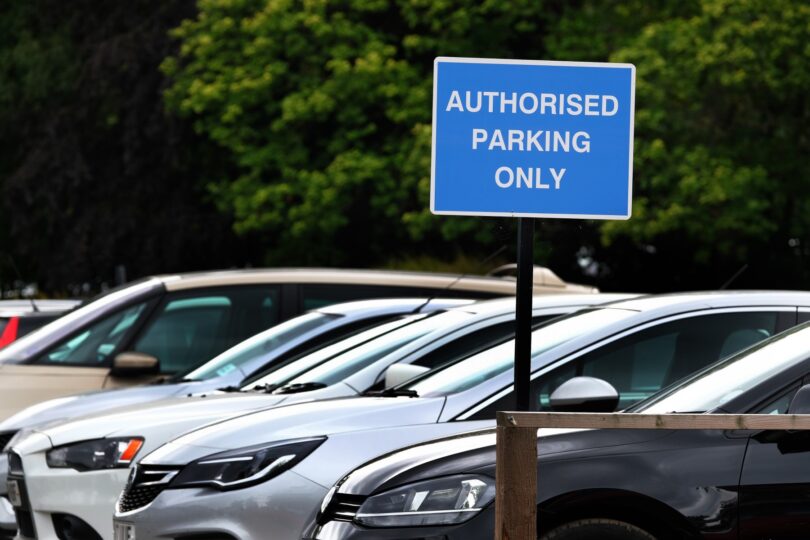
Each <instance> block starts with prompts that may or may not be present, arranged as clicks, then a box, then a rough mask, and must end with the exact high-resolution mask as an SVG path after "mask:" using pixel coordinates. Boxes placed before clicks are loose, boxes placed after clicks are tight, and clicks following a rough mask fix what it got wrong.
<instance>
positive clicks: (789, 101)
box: [603, 0, 810, 287]
mask: <svg viewBox="0 0 810 540" xmlns="http://www.w3.org/2000/svg"><path fill="white" fill-rule="evenodd" d="M809 28H810V5H807V4H806V3H801V2H799V3H796V2H791V1H789V0H773V1H770V0H768V1H765V0H701V2H700V3H699V9H698V10H697V11H696V12H695V13H693V14H691V15H686V16H678V17H673V18H671V19H667V20H663V21H659V22H655V23H652V24H650V25H648V26H647V27H645V28H644V30H643V31H642V32H640V34H639V35H638V36H637V37H635V38H634V39H633V40H632V42H630V43H628V44H627V45H626V46H625V47H623V48H621V49H620V50H618V51H616V52H615V53H614V54H613V55H612V56H611V59H612V60H616V61H625V62H632V63H634V64H636V66H637V69H638V83H637V101H636V103H637V106H636V108H637V112H636V152H635V170H634V177H635V196H634V205H633V219H631V220H630V221H627V222H623V223H610V224H607V225H606V226H605V227H604V228H603V240H604V242H605V244H607V245H611V244H613V243H621V242H626V241H628V240H629V241H631V242H634V243H636V244H639V245H644V246H648V248H649V249H650V250H651V251H652V252H653V253H654V254H655V256H654V257H652V258H651V259H650V261H649V262H650V263H652V264H651V265H650V267H649V270H651V271H653V273H655V271H656V270H657V269H667V268H669V269H672V268H673V265H674V268H675V269H676V271H677V272H678V273H679V274H680V276H679V277H680V279H681V282H682V283H683V284H684V285H685V286H689V285H693V286H694V285H695V284H698V285H701V286H703V287H706V286H719V285H720V284H721V283H723V281H725V280H726V279H727V278H728V277H729V276H731V275H732V274H733V273H734V272H735V270H737V269H738V268H740V267H742V265H744V264H749V265H750V266H751V268H750V269H749V271H748V273H747V275H745V276H744V277H743V281H742V283H748V284H751V285H757V286H766V287H774V286H780V287H783V286H801V285H802V284H803V283H806V282H807V279H808V277H810V274H808V271H807V270H806V266H807V265H806V264H805V262H806V260H807V252H806V249H807V248H805V247H804V246H805V244H806V243H807V241H808V240H810V219H809V218H808V212H807V210H808V207H807V205H808V201H810V184H808V179H810V162H808V159H807V156H808V155H810V143H809V142H808V141H809V140H810V139H808V136H807V127H806V126H807V123H808V119H809V115H810V106H808V105H810V99H809V98H808V93H807V89H808V88H810V69H808V63H807V61H808V49H807V43H808V38H810V33H808V29H809ZM670 272H671V270H670ZM777 274H778V275H779V277H778V281H775V280H774V278H775V276H776V275H777ZM746 280H747V281H746Z"/></svg>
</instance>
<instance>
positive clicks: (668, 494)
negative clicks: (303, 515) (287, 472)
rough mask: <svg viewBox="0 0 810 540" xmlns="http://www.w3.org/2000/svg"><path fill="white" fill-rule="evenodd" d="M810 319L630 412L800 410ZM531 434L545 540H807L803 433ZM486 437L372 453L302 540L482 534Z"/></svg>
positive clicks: (489, 471)
mask: <svg viewBox="0 0 810 540" xmlns="http://www.w3.org/2000/svg"><path fill="white" fill-rule="evenodd" d="M808 402H810V325H801V326H798V327H796V328H794V329H792V330H789V331H787V332H784V333H782V334H780V335H777V336H775V337H773V338H770V339H768V340H766V341H763V342H762V343H760V344H758V345H755V346H753V347H751V348H749V349H747V350H745V351H743V352H742V353H739V354H738V355H735V356H732V357H730V358H727V359H724V360H721V361H720V362H718V363H716V364H713V365H712V366H710V367H708V368H706V369H704V370H703V371H701V372H699V373H698V374H696V375H694V376H691V377H689V378H687V379H685V380H684V381H682V382H680V383H676V384H675V385H673V386H672V387H670V388H668V389H665V390H663V391H661V392H660V393H658V394H656V395H654V396H652V397H651V398H649V399H648V400H646V401H644V402H642V403H640V404H638V405H637V406H635V407H633V408H632V409H629V410H628V411H632V412H639V413H650V414H656V413H657V414H661V413H678V412H681V413H687V412H689V413H696V412H697V413H702V412H706V413H734V414H741V413H758V414H763V413H764V414H785V413H788V412H789V413H810V407H808ZM540 435H541V436H540V437H539V438H538V497H537V505H538V520H539V521H538V531H539V536H540V538H541V539H543V540H568V539H578V540H649V539H651V538H657V539H665V540H669V539H673V540H674V539H685V538H705V539H717V540H726V539H732V538H733V539H739V540H749V539H751V540H753V539H773V540H777V539H799V538H808V537H810V432H804V431H797V432H787V431H753V430H736V431H721V430H687V431H677V430H667V431H659V430H627V431H625V430H563V431H559V430H549V431H547V432H545V433H544V432H541V434H540ZM494 478H495V435H494V432H493V431H487V432H476V433H473V434H469V435H466V436H459V437H454V438H449V439H444V440H440V441H435V442H432V443H428V444H424V445H420V446H415V447H412V448H409V449H404V450H401V451H399V452H396V453H394V454H391V455H388V456H383V457H381V458H379V459H378V460H376V461H373V462H370V463H368V464H366V465H364V466H363V467H361V468H358V469H356V470H355V471H354V472H352V473H350V474H349V475H347V476H346V477H345V478H344V479H343V480H342V481H341V482H340V483H339V484H338V485H337V486H336V487H335V489H334V490H333V491H332V492H330V495H328V496H327V500H325V501H324V506H323V507H322V511H321V513H320V515H319V517H318V523H317V524H313V526H312V528H311V531H310V532H309V533H308V534H307V535H306V537H307V538H311V539H319V540H327V539H328V540H349V539H352V540H355V539H358V540H359V539H375V540H381V539H394V538H396V539H400V540H405V539H413V540H416V539H419V540H428V539H430V540H462V539H463V540H475V539H490V538H492V537H493V531H494V522H495V508H494V504H493V503H494V496H495V495H494V493H495V488H494V485H495V480H494Z"/></svg>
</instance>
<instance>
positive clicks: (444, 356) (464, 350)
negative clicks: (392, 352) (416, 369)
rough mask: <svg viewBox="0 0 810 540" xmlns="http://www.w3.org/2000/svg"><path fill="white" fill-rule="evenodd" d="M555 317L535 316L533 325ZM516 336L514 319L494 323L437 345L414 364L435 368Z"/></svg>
mask: <svg viewBox="0 0 810 540" xmlns="http://www.w3.org/2000/svg"><path fill="white" fill-rule="evenodd" d="M553 317H554V316H553V315H542V316H537V317H534V318H533V319H532V325H533V326H534V325H538V324H542V323H544V322H546V321H548V320H550V319H552V318H553ZM514 336H515V321H514V320H510V321H505V322H502V323H498V324H493V325H491V326H487V327H486V328H481V329H479V330H476V331H474V332H470V333H469V334H467V335H464V336H461V337H459V338H458V339H454V340H452V341H450V342H448V343H445V344H444V345H442V346H440V347H437V348H436V349H434V350H432V351H430V352H429V353H427V354H425V355H423V356H422V357H420V358H419V359H418V360H416V361H415V362H413V364H414V365H416V366H422V367H427V368H430V369H434V368H436V367H439V366H441V365H443V364H448V363H452V362H455V361H457V360H460V359H462V358H464V357H466V356H470V355H471V354H475V353H477V352H479V351H481V350H483V349H486V348H489V347H492V346H495V345H497V344H498V343H500V342H501V341H503V340H505V339H512V338H514Z"/></svg>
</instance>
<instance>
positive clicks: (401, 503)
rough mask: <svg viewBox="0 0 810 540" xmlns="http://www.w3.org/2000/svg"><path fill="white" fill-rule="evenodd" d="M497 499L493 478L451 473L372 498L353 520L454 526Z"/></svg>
mask: <svg viewBox="0 0 810 540" xmlns="http://www.w3.org/2000/svg"><path fill="white" fill-rule="evenodd" d="M494 499H495V480H493V479H492V478H489V477H487V476H480V475H461V476H448V477H445V478H436V479H432V480H426V481H424V482H417V483H415V484H409V485H406V486H403V487H399V488H396V489H392V490H390V491H386V492H384V493H380V494H379V495H374V496H373V497H369V498H368V499H366V502H364V503H363V505H362V506H361V507H360V509H359V510H358V511H357V515H356V516H355V518H354V519H355V521H356V522H357V523H359V524H360V525H365V526H367V527H419V526H430V525H454V524H457V523H464V522H465V521H467V520H469V519H472V517H473V516H475V515H476V514H477V513H478V512H480V511H481V509H482V508H484V507H486V506H487V505H488V504H489V503H491V502H492V501H493V500H494Z"/></svg>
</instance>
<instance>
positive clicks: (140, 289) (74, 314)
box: [0, 278, 158, 364]
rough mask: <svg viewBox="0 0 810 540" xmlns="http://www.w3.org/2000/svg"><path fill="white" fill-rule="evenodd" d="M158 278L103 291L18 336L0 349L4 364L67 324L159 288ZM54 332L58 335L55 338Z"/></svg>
mask: <svg viewBox="0 0 810 540" xmlns="http://www.w3.org/2000/svg"><path fill="white" fill-rule="evenodd" d="M157 283H158V282H157V281H156V280H155V279H152V278H146V279H144V280H142V281H137V282H133V283H130V284H127V285H126V286H125V287H123V288H116V289H113V290H110V291H108V292H106V293H104V294H103V295H100V296H98V297H96V298H95V299H93V300H92V301H91V302H89V303H87V304H84V305H82V306H81V307H79V308H77V309H75V310H73V311H71V312H69V313H67V314H65V315H63V316H62V317H59V318H58V319H56V320H55V321H53V322H51V323H49V324H46V325H45V326H43V327H41V328H39V329H37V330H35V331H33V332H31V333H30V334H27V335H25V336H23V337H22V338H20V339H18V340H17V341H15V342H14V343H12V344H11V345H9V346H8V347H6V348H5V349H3V350H2V351H0V364H2V363H6V362H8V363H17V362H20V361H23V360H25V358H26V357H27V356H28V355H29V354H31V353H32V351H35V350H38V349H40V346H41V345H42V344H46V345H49V344H50V343H51V340H52V339H53V340H55V339H57V338H58V337H60V336H62V335H63V331H64V330H65V329H66V328H68V329H69V328H78V327H81V326H84V325H85V324H87V323H89V322H91V321H93V320H94V319H95V318H96V317H97V315H98V313H100V312H104V310H105V309H106V308H108V307H109V306H115V305H123V304H126V303H127V302H129V301H131V300H133V299H136V298H139V297H142V295H144V294H146V293H148V292H149V291H150V290H155V289H156V287H157ZM51 336H56V337H54V338H51Z"/></svg>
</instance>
